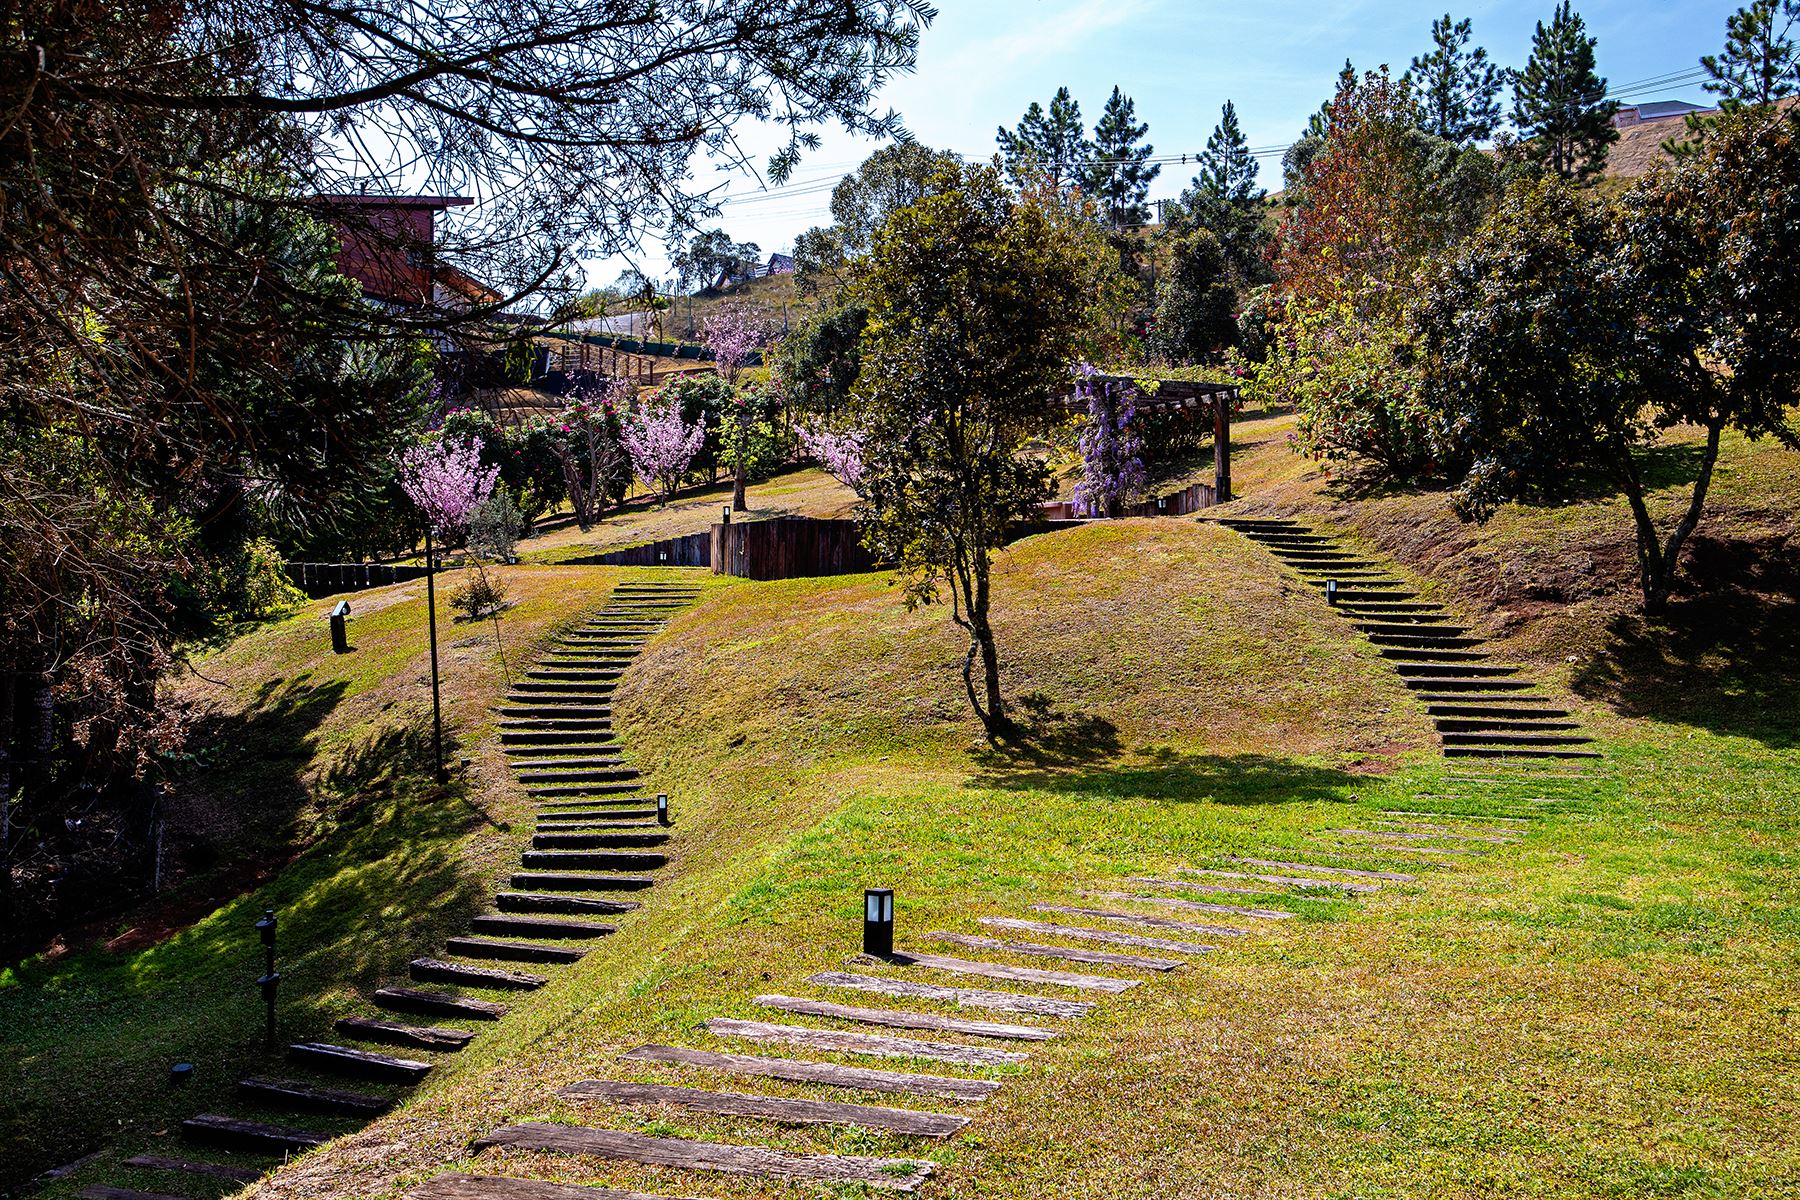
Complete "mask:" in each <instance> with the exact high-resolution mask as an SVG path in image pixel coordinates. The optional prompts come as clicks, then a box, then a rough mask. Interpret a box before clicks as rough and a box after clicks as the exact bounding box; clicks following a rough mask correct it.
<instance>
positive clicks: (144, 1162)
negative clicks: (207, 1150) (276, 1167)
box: [125, 1154, 263, 1183]
mask: <svg viewBox="0 0 1800 1200" xmlns="http://www.w3.org/2000/svg"><path fill="white" fill-rule="evenodd" d="M125 1165H126V1166H128V1167H137V1168H138V1169H139V1170H143V1171H179V1172H181V1173H182V1174H184V1175H200V1176H203V1177H205V1178H207V1179H223V1180H225V1181H226V1182H228V1183H253V1182H255V1181H256V1180H258V1179H261V1178H262V1177H263V1173H262V1172H261V1171H259V1170H257V1169H256V1168H255V1167H234V1166H231V1165H230V1164H228V1163H211V1162H193V1161H191V1160H189V1159H185V1158H168V1157H165V1156H164V1155H161V1154H138V1155H134V1156H132V1157H131V1158H128V1159H126V1160H125Z"/></svg>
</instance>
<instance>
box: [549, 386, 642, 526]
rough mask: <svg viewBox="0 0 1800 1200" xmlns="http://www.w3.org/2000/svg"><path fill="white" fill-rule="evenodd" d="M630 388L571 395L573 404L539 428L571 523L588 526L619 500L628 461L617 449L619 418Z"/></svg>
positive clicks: (626, 478) (604, 388)
mask: <svg viewBox="0 0 1800 1200" xmlns="http://www.w3.org/2000/svg"><path fill="white" fill-rule="evenodd" d="M633 390H634V388H633V385H632V383H631V381H630V380H625V379H615V380H612V381H610V382H608V383H606V384H605V385H603V386H600V387H589V388H582V389H579V390H577V391H576V392H575V393H574V402H573V403H572V404H570V405H569V407H568V408H567V409H565V410H564V411H563V412H562V413H561V415H559V416H557V417H554V418H552V419H550V420H549V421H547V422H546V423H545V428H546V432H547V437H548V440H549V444H550V448H551V453H553V454H554V455H555V456H556V459H557V462H558V464H559V465H560V467H561V469H562V477H563V487H564V490H565V491H566V492H567V494H568V497H569V506H570V507H571V508H572V509H574V511H575V523H576V524H577V525H579V526H580V527H581V528H582V530H584V531H585V530H588V529H591V528H592V527H593V524H594V522H595V521H597V520H599V519H600V517H601V515H602V514H603V513H604V512H605V511H606V506H607V504H608V503H615V504H616V503H618V502H619V501H620V500H622V499H624V497H625V489H626V486H627V485H628V484H630V482H631V462H630V459H629V458H628V456H627V454H626V450H625V446H624V444H623V440H622V439H623V433H624V428H623V413H624V408H625V405H626V403H627V402H628V401H629V400H630V397H631V394H632V392H633Z"/></svg>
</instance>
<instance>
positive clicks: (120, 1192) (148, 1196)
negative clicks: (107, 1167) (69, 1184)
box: [75, 1183, 188, 1200]
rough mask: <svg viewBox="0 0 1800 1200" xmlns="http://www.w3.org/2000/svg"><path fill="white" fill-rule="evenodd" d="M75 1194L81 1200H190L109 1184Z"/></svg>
mask: <svg viewBox="0 0 1800 1200" xmlns="http://www.w3.org/2000/svg"><path fill="white" fill-rule="evenodd" d="M75 1194H76V1195H77V1196H80V1197H81V1200H188V1198H187V1197H186V1196H171V1195H170V1194H169V1193H167V1192H143V1191H139V1190H138V1189H137V1188H125V1187H114V1186H112V1185H111V1184H107V1183H90V1184H88V1185H87V1186H86V1187H84V1188H82V1189H81V1190H80V1191H79V1192H76V1193H75Z"/></svg>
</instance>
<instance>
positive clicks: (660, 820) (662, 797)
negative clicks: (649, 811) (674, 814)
mask: <svg viewBox="0 0 1800 1200" xmlns="http://www.w3.org/2000/svg"><path fill="white" fill-rule="evenodd" d="M656 823H657V824H658V825H663V826H668V825H673V824H674V823H675V822H674V820H673V819H672V818H671V817H670V816H669V794H668V793H667V792H658V793H656Z"/></svg>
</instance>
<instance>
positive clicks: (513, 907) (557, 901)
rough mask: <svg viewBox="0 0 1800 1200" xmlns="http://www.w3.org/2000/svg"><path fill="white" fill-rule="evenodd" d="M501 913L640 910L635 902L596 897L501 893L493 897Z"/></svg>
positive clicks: (625, 911)
mask: <svg viewBox="0 0 1800 1200" xmlns="http://www.w3.org/2000/svg"><path fill="white" fill-rule="evenodd" d="M494 907H495V908H498V909H499V910H500V911H501V912H517V913H535V912H550V913H608V914H612V913H628V912H632V911H634V910H636V909H639V908H642V907H643V905H642V904H640V903H639V902H638V901H636V900H603V899H601V898H600V897H598V896H557V895H552V894H549V893H545V892H501V893H499V894H498V895H496V896H495V897H494Z"/></svg>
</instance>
